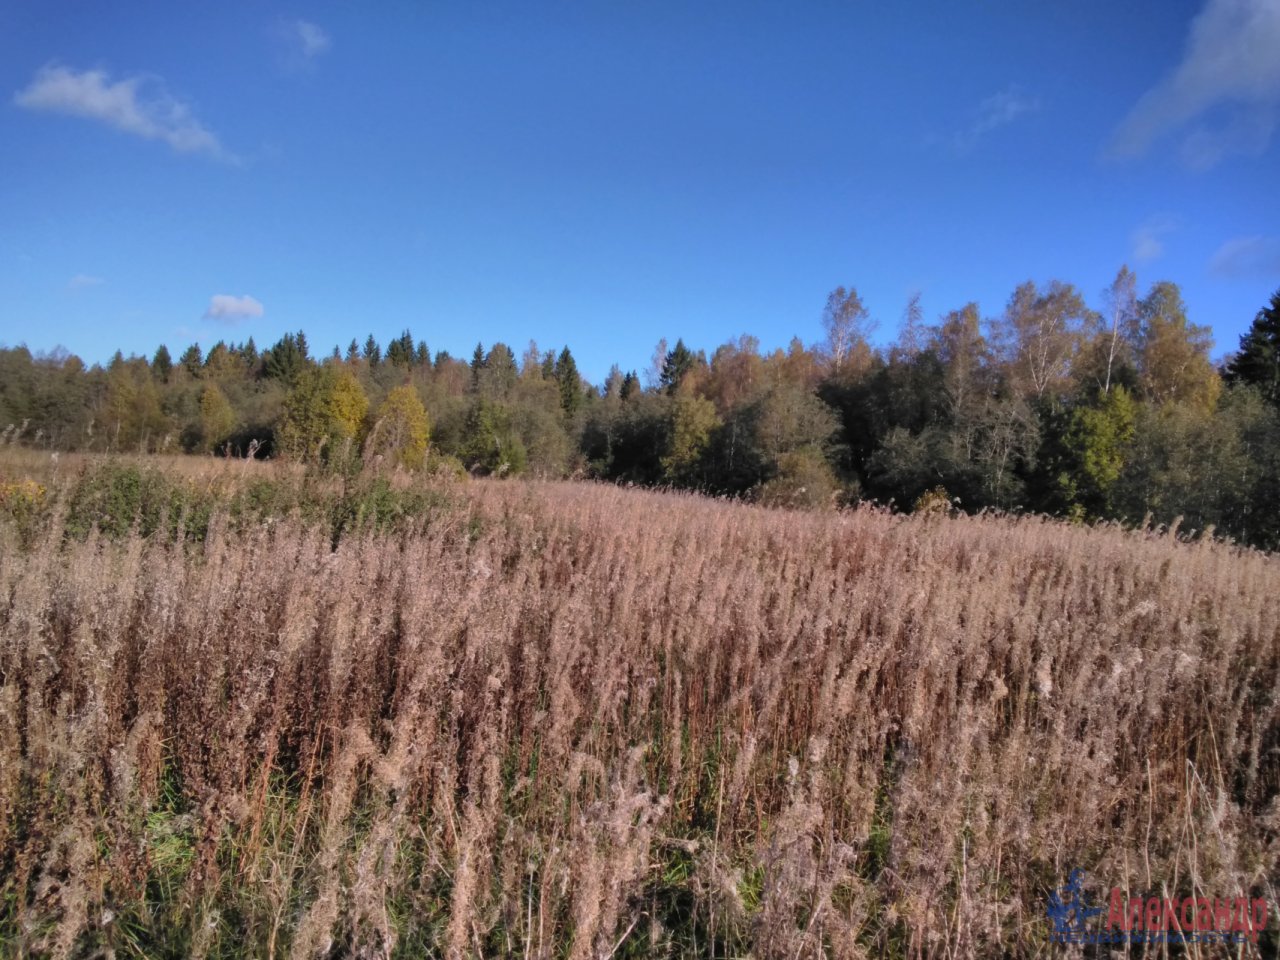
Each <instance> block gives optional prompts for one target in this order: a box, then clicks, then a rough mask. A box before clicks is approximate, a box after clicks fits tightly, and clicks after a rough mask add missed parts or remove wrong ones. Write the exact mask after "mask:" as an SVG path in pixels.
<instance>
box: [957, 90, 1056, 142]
mask: <svg viewBox="0 0 1280 960" xmlns="http://www.w3.org/2000/svg"><path fill="white" fill-rule="evenodd" d="M1039 109H1040V101H1039V100H1038V99H1037V98H1035V97H1032V96H1028V95H1027V94H1026V93H1024V92H1023V91H1022V90H1021V89H1020V88H1019V87H1017V86H1016V85H1011V86H1009V87H1007V88H1006V89H1004V90H1001V91H1000V92H999V93H994V94H992V95H991V96H989V97H987V98H986V99H985V100H983V101H982V102H981V103H980V104H978V108H977V110H976V111H975V115H974V118H973V122H972V123H970V124H969V126H967V127H966V128H965V129H963V130H961V131H959V132H958V133H957V134H956V135H955V136H954V137H953V138H952V143H953V145H954V146H955V148H956V149H957V150H959V151H960V152H962V153H964V152H967V151H969V150H972V149H973V147H974V146H975V145H976V144H977V143H978V141H979V140H981V139H982V138H983V137H985V136H986V135H987V134H989V133H991V132H992V131H993V130H998V129H999V128H1000V127H1004V126H1008V125H1009V124H1011V123H1013V122H1014V121H1015V120H1017V119H1018V118H1019V117H1021V116H1024V115H1026V114H1029V113H1035V112H1036V111H1037V110H1039Z"/></svg>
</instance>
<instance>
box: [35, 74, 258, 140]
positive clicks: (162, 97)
mask: <svg viewBox="0 0 1280 960" xmlns="http://www.w3.org/2000/svg"><path fill="white" fill-rule="evenodd" d="M13 102H14V103H16V104H17V105H18V106H20V107H23V108H24V109H27V110H36V111H43V112H47V113H62V114H67V115H69V116H73V117H83V118H85V119H87V120H96V121H98V122H99V123H105V124H106V125H107V126H109V127H114V128H115V129H117V130H121V131H123V132H125V133H130V134H133V135H134V136H138V137H142V138H143V139H145V140H162V141H164V142H165V143H167V144H169V146H170V147H172V148H173V149H174V150H176V151H177V152H179V153H194V154H203V155H204V156H208V157H213V158H215V159H218V160H225V161H231V162H235V159H236V158H235V157H234V156H233V155H231V154H230V153H228V152H227V151H226V150H225V149H223V147H222V144H221V143H220V142H219V141H218V138H217V137H216V136H214V134H213V132H212V131H211V130H209V128H208V127H206V126H205V125H204V124H203V123H201V122H200V121H199V120H197V119H196V118H195V116H194V115H193V114H192V112H191V108H190V107H189V106H187V104H185V103H183V102H182V101H181V100H178V99H177V98H175V97H174V96H173V95H172V94H170V93H169V92H168V90H167V89H165V85H164V82H163V81H162V80H160V79H159V78H157V77H147V76H134V77H125V78H124V79H121V80H112V78H111V76H110V75H109V74H108V73H107V72H106V71H105V70H83V71H77V70H74V69H72V68H70V67H63V66H55V65H52V64H50V65H48V66H45V67H42V68H40V70H38V71H37V72H36V75H35V78H34V79H33V80H32V81H31V83H30V84H29V85H28V86H27V87H26V88H25V89H23V90H19V91H18V92H17V93H16V94H14V97H13Z"/></svg>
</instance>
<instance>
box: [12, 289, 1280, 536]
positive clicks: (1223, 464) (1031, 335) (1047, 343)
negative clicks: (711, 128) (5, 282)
mask: <svg viewBox="0 0 1280 960" xmlns="http://www.w3.org/2000/svg"><path fill="white" fill-rule="evenodd" d="M822 321H823V327H824V332H825V339H824V341H823V342H821V343H818V344H812V345H805V344H804V343H803V342H802V341H801V340H799V339H798V338H796V339H793V340H792V341H791V343H790V345H789V346H788V347H787V348H786V349H777V350H773V351H762V350H761V348H760V343H759V341H758V340H757V339H756V338H754V337H750V336H742V337H740V338H738V339H736V340H733V341H731V342H729V343H725V344H722V345H721V346H719V347H717V348H716V349H715V350H714V351H713V352H712V353H711V354H710V356H708V355H707V353H706V352H705V351H704V350H694V349H692V348H690V347H689V346H687V345H686V344H685V343H684V341H683V340H677V341H676V342H675V344H674V345H671V344H669V343H667V342H666V341H665V340H664V341H661V342H660V343H659V344H658V346H657V349H656V350H655V352H654V356H653V360H652V363H651V364H650V366H649V368H648V369H647V370H646V371H644V373H643V375H641V374H640V373H638V372H637V371H636V370H630V371H625V372H624V371H623V370H622V369H621V368H620V367H618V366H614V367H613V368H612V369H611V371H610V372H609V375H608V377H607V379H606V380H605V382H604V383H603V384H600V385H594V384H590V383H588V382H586V381H585V380H584V379H583V378H582V376H581V375H580V374H579V372H578V369H577V365H576V363H575V361H574V358H573V354H572V352H571V351H570V349H569V348H568V347H567V346H566V347H564V348H563V349H561V350H560V351H559V352H556V351H542V350H540V349H539V348H538V347H537V346H536V344H534V343H532V342H531V343H530V344H529V345H528V347H527V348H526V349H525V350H523V351H522V352H521V354H520V355H519V356H518V357H517V355H516V353H515V351H514V350H513V349H512V348H511V347H509V346H508V345H506V344H503V343H495V344H492V345H490V346H488V347H487V348H486V347H485V346H484V345H482V344H478V345H477V346H476V348H475V351H474V353H473V354H472V356H471V358H470V359H469V360H467V359H463V358H456V357H452V356H450V355H449V354H448V352H446V351H439V352H436V353H435V354H432V353H431V351H430V350H429V349H428V346H427V344H426V343H425V342H424V341H422V340H415V339H414V337H413V336H412V335H411V334H410V333H409V332H408V331H405V332H404V333H403V334H402V335H401V336H400V337H398V338H396V339H393V340H392V341H391V342H389V343H387V344H385V345H384V344H381V343H379V341H378V340H377V339H376V338H375V337H374V336H373V335H372V334H371V335H369V336H368V337H367V338H366V339H365V341H364V342H363V344H361V343H360V342H358V341H357V340H352V341H351V343H350V344H349V345H348V346H347V348H346V349H345V350H343V349H342V348H340V347H334V349H333V351H332V353H331V354H330V355H328V356H323V357H319V358H317V357H316V356H314V355H313V353H312V350H311V347H310V345H309V343H308V341H307V337H306V335H305V333H304V332H302V331H299V332H297V333H294V334H286V335H285V336H283V337H282V338H281V339H280V340H279V341H278V342H276V343H275V344H273V345H272V346H270V347H268V348H266V349H261V350H260V349H259V348H258V347H257V346H256V344H255V343H254V341H253V339H252V338H250V339H248V340H247V341H245V342H243V343H226V342H221V341H220V342H218V343H216V344H214V345H213V346H212V347H211V348H210V349H209V350H208V352H207V353H206V352H205V351H203V350H202V349H201V347H200V346H199V345H198V344H193V345H191V346H189V347H187V348H186V349H185V350H184V351H183V352H182V353H181V354H180V355H179V356H178V357H177V359H176V360H175V359H174V357H173V356H172V355H171V354H170V352H169V350H168V349H167V347H165V346H161V347H159V349H157V350H156V352H155V354H154V355H153V356H152V357H151V358H150V359H148V358H146V357H139V356H129V357H125V356H123V355H122V354H121V353H119V352H118V353H117V354H116V355H115V356H114V357H113V358H112V359H111V361H110V362H109V363H108V364H107V365H106V366H105V367H104V366H100V365H94V366H92V367H90V366H86V365H85V364H84V363H83V362H82V361H81V360H80V359H79V358H77V357H75V356H74V355H71V354H69V353H67V352H66V351H65V350H62V349H59V350H56V351H54V352H52V353H50V354H43V355H33V354H32V353H31V352H30V351H29V350H27V349H26V348H25V347H16V348H8V349H0V424H7V425H8V426H7V427H6V428H5V430H4V435H5V437H6V439H7V440H8V441H9V442H21V443H24V444H27V445H32V446H37V447H42V448H47V449H50V450H68V451H71V450H83V451H101V452H130V451H134V452H165V451H169V452H177V451H186V452H189V453H214V454H222V455H236V456H258V457H264V456H273V457H283V458H290V459H297V460H304V461H308V462H315V463H319V464H324V465H326V466H328V467H332V468H341V467H344V466H349V465H352V464H358V463H369V462H380V463H388V464H395V465H397V466H399V467H402V468H404V469H408V470H420V469H436V470H439V469H454V470H464V469H465V470H468V471H471V472H473V473H479V474H491V475H500V476H509V475H517V474H522V473H532V474H536V475H541V476H591V477H596V478H600V479H605V480H611V481H616V482H625V483H636V484H643V485H671V486H676V487H683V488H690V489H697V490H701V491H704V492H706V493H710V494H715V495H730V496H743V497H749V498H751V499H754V500H758V501H761V502H765V503H773V504H783V505H791V506H805V507H809V506H821V505H834V504H841V503H852V502H857V501H859V500H864V499H869V500H875V501H878V502H881V503H888V502H892V503H893V504H894V505H896V506H897V507H898V508H901V509H912V508H916V507H922V506H928V507H931V508H938V507H941V506H945V507H946V508H947V509H955V508H959V509H963V510H967V511H977V510H981V509H986V508H995V509H1001V510H1029V511H1038V512H1044V513H1048V514H1052V515H1058V516H1066V517H1071V518H1076V519H1082V520H1084V519H1118V520H1124V521H1127V522H1142V521H1143V520H1144V518H1145V519H1149V520H1151V521H1154V522H1158V523H1171V522H1173V521H1175V520H1176V519H1177V518H1182V523H1183V526H1184V528H1194V529H1198V530H1205V529H1214V530H1216V531H1217V532H1218V533H1219V534H1223V535H1228V536H1231V537H1234V538H1236V539H1238V540H1240V541H1242V542H1245V543H1249V544H1253V545H1258V546H1263V547H1275V546H1277V545H1280V511H1277V510H1276V509H1275V508H1274V504H1275V503H1276V502H1280V500H1278V498H1280V290H1278V291H1277V292H1276V294H1275V295H1273V296H1272V297H1271V299H1270V301H1269V303H1267V304H1266V305H1264V306H1263V307H1262V309H1260V310H1259V311H1258V313H1257V316H1256V317H1255V318H1254V320H1253V323H1252V326H1251V327H1250V328H1249V330H1248V332H1247V333H1246V334H1245V335H1244V336H1243V337H1242V338H1241V342H1240V346H1239V350H1238V352H1236V353H1235V354H1233V355H1232V356H1231V357H1229V358H1228V360H1227V361H1226V363H1224V364H1223V365H1222V366H1220V367H1215V365H1214V364H1213V362H1212V361H1211V359H1210V349H1211V346H1212V341H1211V337H1210V332H1209V330H1208V328H1207V327H1204V326H1200V325H1197V324H1195V323H1192V322H1191V321H1190V320H1189V319H1188V317H1187V311H1186V307H1185V304H1184V302H1183V299H1182V296H1181V293H1180V291H1179V288H1178V287H1177V285H1176V284H1174V283H1171V282H1168V281H1161V282H1157V283H1155V284H1153V285H1151V286H1150V287H1149V288H1147V289H1146V290H1145V291H1141V290H1140V288H1139V285H1138V281H1137V278H1136V277H1135V275H1134V274H1133V272H1132V271H1130V270H1129V269H1127V268H1123V269H1121V270H1120V272H1119V273H1118V275H1117V276H1116V278H1115V281H1114V282H1113V283H1112V284H1111V285H1110V287H1109V288H1108V289H1107V290H1106V291H1105V294H1104V296H1103V298H1102V302H1101V303H1100V304H1099V305H1098V306H1097V307H1096V308H1095V307H1092V306H1090V305H1089V304H1088V303H1087V302H1086V299H1085V297H1084V296H1083V295H1082V294H1081V293H1080V291H1079V290H1078V289H1076V288H1075V287H1074V286H1073V285H1071V284H1069V283H1064V282H1060V281H1056V280H1055V281H1052V282H1049V283H1048V284H1045V285H1037V284H1036V283H1034V282H1027V283H1024V284H1021V285H1020V286H1018V288H1017V289H1016V290H1015V291H1014V292H1013V294H1012V295H1011V297H1010V298H1009V301H1008V303H1007V305H1006V306H1005V308H1004V309H1003V310H1002V311H1001V312H1000V313H999V314H998V315H996V316H993V317H984V316H983V315H982V313H981V312H980V310H979V308H978V305H977V304H976V303H969V304H965V305H964V306H962V307H960V308H958V309H956V310H952V311H950V312H948V313H946V314H945V315H943V316H941V317H939V318H937V320H936V321H935V322H933V323H929V322H926V320H925V318H924V316H923V313H922V311H921V308H920V304H919V299H918V298H914V299H912V300H911V301H910V302H909V303H908V304H907V307H906V310H905V311H904V316H903V320H902V324H901V327H900V330H899V334H898V337H897V339H896V341H894V342H893V343H892V344H891V345H889V346H887V347H883V348H877V347H873V346H872V344H871V342H870V333H871V329H872V325H871V321H870V317H869V313H868V311H867V309H866V307H865V306H864V304H863V302H862V300H861V298H860V297H859V295H858V292H857V290H856V289H855V288H853V287H849V288H845V287H838V288H836V289H835V290H833V291H832V292H831V294H830V295H829V296H828V298H827V301H826V304H825V307H824V309H823V311H822Z"/></svg>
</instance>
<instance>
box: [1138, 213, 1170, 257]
mask: <svg viewBox="0 0 1280 960" xmlns="http://www.w3.org/2000/svg"><path fill="white" fill-rule="evenodd" d="M1177 227H1178V224H1177V221H1175V220H1174V219H1173V218H1172V217H1152V218H1151V219H1150V220H1147V221H1146V222H1145V223H1142V224H1140V225H1139V226H1138V228H1137V229H1136V230H1134V231H1133V233H1132V235H1131V236H1130V238H1129V239H1130V241H1131V242H1132V243H1133V259H1134V260H1136V261H1138V262H1139V263H1150V262H1151V261H1152V260H1158V259H1159V258H1160V257H1162V256H1164V241H1165V237H1167V236H1168V235H1169V234H1171V233H1173V231H1174V230H1176V229H1177Z"/></svg>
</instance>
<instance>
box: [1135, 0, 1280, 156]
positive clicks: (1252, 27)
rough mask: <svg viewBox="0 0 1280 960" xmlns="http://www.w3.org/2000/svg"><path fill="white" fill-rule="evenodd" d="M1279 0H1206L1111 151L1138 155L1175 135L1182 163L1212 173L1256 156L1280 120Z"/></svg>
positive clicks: (1136, 105)
mask: <svg viewBox="0 0 1280 960" xmlns="http://www.w3.org/2000/svg"><path fill="white" fill-rule="evenodd" d="M1277 51H1280V3H1277V2H1276V0H1208V2H1207V3H1206V4H1205V7H1204V9H1203V10H1202V11H1201V12H1200V13H1199V14H1198V15H1197V16H1196V18H1195V19H1194V20H1193V21H1192V22H1191V32H1190V34H1189V36H1188V38H1187V48H1186V52H1185V53H1184V55H1183V58H1182V62H1181V63H1179V64H1178V66H1177V67H1176V68H1175V69H1174V71H1173V72H1172V73H1171V74H1170V75H1169V76H1167V77H1166V78H1165V79H1163V80H1162V81H1160V83H1158V84H1156V86H1154V87H1153V88H1152V89H1150V90H1148V91H1147V92H1146V93H1145V94H1144V95H1143V96H1142V98H1141V99H1139V100H1138V102H1137V103H1136V104H1135V105H1134V107H1133V109H1132V110H1131V111H1130V112H1129V114H1128V116H1127V117H1125V119H1124V121H1123V122H1122V123H1121V124H1120V126H1119V128H1118V129H1117V130H1116V132H1115V134H1114V136H1113V138H1112V141H1111V147H1110V149H1111V152H1112V153H1113V154H1114V155H1116V156H1121V157H1136V156H1141V155H1142V154H1144V153H1146V151H1147V150H1148V149H1149V148H1150V147H1151V146H1152V145H1153V144H1155V143H1156V142H1157V141H1160V140H1162V139H1164V138H1166V137H1171V136H1176V137H1178V138H1179V139H1180V143H1179V152H1180V154H1181V156H1182V159H1183V162H1185V163H1186V164H1187V165H1188V166H1190V167H1191V168H1193V169H1197V170H1206V169H1208V168H1209V167H1212V166H1213V165H1214V164H1216V163H1217V162H1218V161H1219V160H1221V159H1223V158H1224V157H1226V156H1230V155H1232V154H1250V155H1255V156H1256V155H1258V154H1260V153H1262V152H1263V151H1264V150H1266V148H1267V146H1268V144H1269V143H1270V142H1271V135H1272V133H1273V132H1274V130H1275V127H1276V122H1277V118H1278V117H1280V52H1277Z"/></svg>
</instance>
